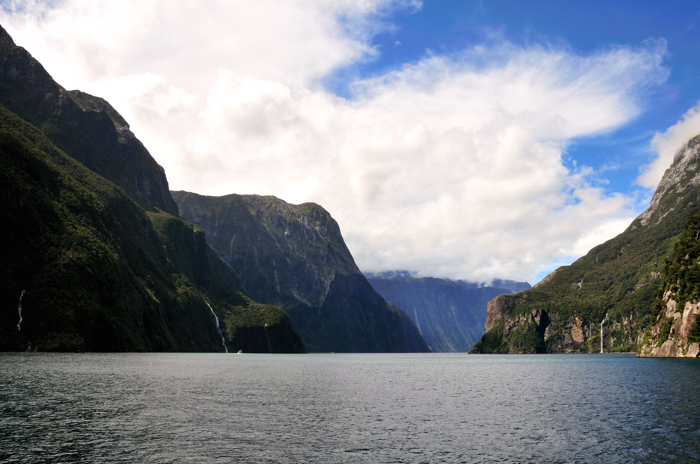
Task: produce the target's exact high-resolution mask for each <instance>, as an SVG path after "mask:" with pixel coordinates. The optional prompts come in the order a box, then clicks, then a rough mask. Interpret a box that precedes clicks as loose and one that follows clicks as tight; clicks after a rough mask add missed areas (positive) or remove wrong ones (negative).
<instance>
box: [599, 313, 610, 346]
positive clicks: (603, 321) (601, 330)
mask: <svg viewBox="0 0 700 464" xmlns="http://www.w3.org/2000/svg"><path fill="white" fill-rule="evenodd" d="M607 319H608V315H607V313H606V314H605V317H604V318H603V320H602V321H600V353H601V354H603V353H604V350H603V324H604V323H605V321H606V320H607Z"/></svg>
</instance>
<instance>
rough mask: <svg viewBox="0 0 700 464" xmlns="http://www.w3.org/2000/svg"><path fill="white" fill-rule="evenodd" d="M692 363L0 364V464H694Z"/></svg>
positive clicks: (201, 359)
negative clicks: (324, 463)
mask: <svg viewBox="0 0 700 464" xmlns="http://www.w3.org/2000/svg"><path fill="white" fill-rule="evenodd" d="M699 385H700V362H698V361H697V360H659V359H636V358H634V357H631V356H628V355H522V356H520V355H506V356H493V355H491V356H486V355H484V356H479V355H468V356H467V355H463V354H459V355H455V354H422V355H405V354H404V355H401V354H399V355H396V354H389V355H373V354H366V355H341V354H335V355H248V354H246V355H235V354H231V355H225V354H40V353H39V354H36V353H26V354H3V355H0V461H2V462H22V463H25V462H37V463H38V462H46V461H55V462H138V461H142V462H156V463H160V462H162V463H169V462H193V463H194V462H236V461H240V462H561V463H572V462H581V463H587V462H590V463H598V462H619V463H629V462H640V463H642V462H697V461H699V460H700V419H699V418H698V413H699V412H700V395H698V393H700V391H699V388H700V387H699Z"/></svg>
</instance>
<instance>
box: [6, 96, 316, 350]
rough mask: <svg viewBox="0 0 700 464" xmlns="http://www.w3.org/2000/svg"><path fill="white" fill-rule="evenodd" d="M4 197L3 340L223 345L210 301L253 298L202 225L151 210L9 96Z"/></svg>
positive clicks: (67, 346) (152, 346) (40, 344)
mask: <svg viewBox="0 0 700 464" xmlns="http://www.w3.org/2000/svg"><path fill="white" fill-rule="evenodd" d="M0 202H1V203H2V205H3V208H2V209H0V221H1V222H2V224H3V227H2V228H0V258H1V261H2V263H3V266H2V267H1V268H0V307H1V308H2V310H1V312H0V349H1V350H24V349H27V348H32V349H39V350H42V351H43V350H54V351H75V350H80V351H82V350H90V351H223V349H224V348H223V346H222V341H221V337H220V335H219V334H218V333H217V331H216V327H215V319H214V316H213V315H212V313H211V310H210V309H209V305H211V306H212V307H213V308H215V310H216V311H217V313H219V316H220V317H226V316H227V315H229V314H232V313H234V312H235V311H236V308H239V307H248V306H249V305H250V302H249V300H247V299H246V298H244V297H243V296H242V295H240V293H238V292H237V291H236V289H235V287H234V286H232V285H235V283H236V277H235V274H234V273H233V271H232V270H231V269H230V268H229V267H228V266H227V265H226V264H224V263H221V262H220V260H218V258H217V257H216V254H215V253H214V252H213V251H212V250H210V249H209V248H208V246H207V244H206V241H205V240H204V233H203V232H201V230H198V229H197V228H196V227H195V226H193V225H191V224H188V223H187V222H185V221H183V220H182V219H179V218H176V217H174V216H170V215H168V214H166V213H154V214H151V217H149V215H148V214H147V213H146V212H145V211H144V210H143V209H142V208H141V207H139V206H138V205H137V204H136V203H134V202H133V201H132V200H131V199H130V198H129V197H128V196H127V195H126V194H125V193H124V192H123V191H122V190H121V189H120V188H118V187H116V186H115V185H114V184H112V183H111V182H109V181H107V180H105V179H104V178H102V177H100V176H98V175H96V174H94V173H93V172H91V171H89V170H88V169H86V168H85V167H84V166H82V165H81V164H80V163H78V162H77V161H75V160H73V159H72V158H70V157H68V156H66V155H65V154H64V153H62V152H61V151H60V150H59V149H58V148H57V147H56V146H55V145H54V144H53V143H52V142H51V141H49V140H48V139H47V138H46V137H45V136H44V135H43V134H41V133H40V132H39V131H38V130H36V129H35V128H34V127H32V126H31V125H29V124H28V123H26V122H24V121H22V120H21V119H20V118H18V117H17V116H15V115H13V114H12V113H10V112H9V111H7V110H6V109H5V108H3V107H1V106H0ZM212 258H214V259H216V261H214V260H213V259H212ZM20 298H21V307H22V312H21V314H20V313H19V302H20ZM20 316H21V323H20ZM231 348H237V346H235V345H233V346H231ZM242 348H248V347H245V346H244V347H242ZM302 349H303V348H300V344H299V345H298V346H296V347H294V349H292V351H300V350H302Z"/></svg>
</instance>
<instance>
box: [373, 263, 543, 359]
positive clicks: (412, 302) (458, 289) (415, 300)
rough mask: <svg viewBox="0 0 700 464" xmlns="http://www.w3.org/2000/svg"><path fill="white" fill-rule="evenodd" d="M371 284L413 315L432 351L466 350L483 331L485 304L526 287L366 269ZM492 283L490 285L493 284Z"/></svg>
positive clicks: (506, 282) (508, 282)
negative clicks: (488, 284)
mask: <svg viewBox="0 0 700 464" xmlns="http://www.w3.org/2000/svg"><path fill="white" fill-rule="evenodd" d="M365 276H366V277H367V280H369V283H370V284H372V287H374V289H375V290H376V291H377V292H378V293H379V294H380V295H382V296H383V297H384V298H385V299H386V300H387V301H390V302H392V303H394V304H395V305H397V306H398V307H400V308H402V309H404V310H405V311H406V313H407V314H408V315H409V316H410V317H411V319H413V322H414V323H415V324H416V326H417V327H418V329H419V330H420V332H421V334H422V335H423V337H424V338H425V341H426V342H428V345H429V346H430V348H431V349H432V350H433V351H439V352H467V351H469V349H470V348H471V347H472V346H474V344H475V343H476V342H477V341H478V340H479V337H480V336H481V335H482V334H483V333H484V324H485V323H486V305H487V303H488V301H489V300H491V299H492V298H494V297H496V296H498V295H501V294H504V293H512V291H513V290H511V289H512V288H515V289H523V288H529V287H530V286H529V284H527V282H514V281H504V280H494V281H493V283H495V282H499V283H504V284H506V285H507V286H508V287H510V288H503V287H501V288H498V287H495V286H482V284H480V283H476V282H468V281H464V280H457V281H453V280H448V279H437V278H434V277H422V278H416V277H412V276H411V274H410V273H408V272H406V271H385V272H381V273H377V274H372V273H365ZM493 283H492V284H491V285H493Z"/></svg>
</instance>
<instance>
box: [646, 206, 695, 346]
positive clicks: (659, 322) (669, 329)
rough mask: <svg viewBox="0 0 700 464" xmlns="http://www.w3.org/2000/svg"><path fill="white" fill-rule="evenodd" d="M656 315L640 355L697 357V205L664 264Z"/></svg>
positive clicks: (655, 307)
mask: <svg viewBox="0 0 700 464" xmlns="http://www.w3.org/2000/svg"><path fill="white" fill-rule="evenodd" d="M654 311H655V317H654V318H653V322H652V323H651V324H650V325H649V327H647V329H646V331H645V332H644V339H643V342H642V346H641V349H640V352H639V354H640V356H645V357H699V356H700V347H699V345H698V343H699V342H700V209H698V210H695V211H694V212H693V213H692V214H691V215H690V216H689V217H688V221H687V223H686V225H685V228H684V230H683V233H682V234H681V236H680V237H679V238H678V240H677V241H676V243H675V245H674V246H673V253H672V254H671V256H670V257H669V258H668V259H667V260H666V262H665V264H664V277H663V284H662V286H661V288H660V290H659V292H658V294H657V298H656V301H655V304H654Z"/></svg>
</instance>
